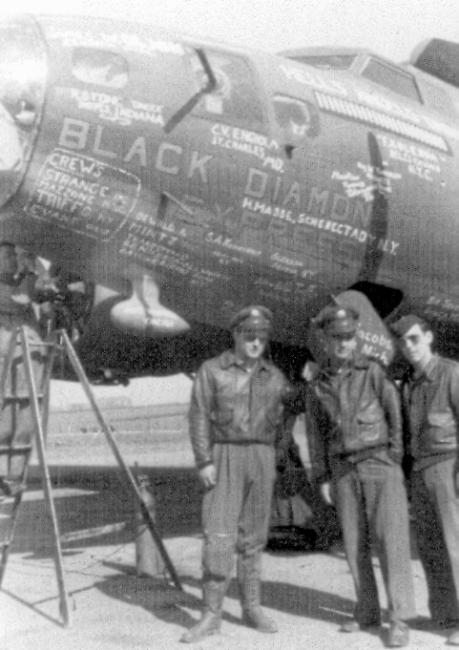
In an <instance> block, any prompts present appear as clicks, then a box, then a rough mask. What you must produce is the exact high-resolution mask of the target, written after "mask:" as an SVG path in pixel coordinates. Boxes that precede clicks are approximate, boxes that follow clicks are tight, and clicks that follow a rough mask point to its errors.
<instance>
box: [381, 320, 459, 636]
mask: <svg viewBox="0 0 459 650" xmlns="http://www.w3.org/2000/svg"><path fill="white" fill-rule="evenodd" d="M392 329H393V332H394V334H395V335H396V336H397V337H398V340H399V344H400V349H401V352H402V354H403V356H404V357H405V358H406V359H407V361H408V362H409V364H410V367H411V368H410V371H409V372H408V373H407V375H406V376H405V377H404V380H403V381H402V388H401V390H402V405H403V414H404V420H405V422H404V425H405V442H406V445H405V446H406V456H407V461H408V462H407V463H406V465H407V468H409V474H410V487H411V490H410V493H411V502H412V506H413V512H414V517H415V527H416V540H417V546H418V551H419V557H420V559H421V562H422V565H423V568H424V571H425V574H426V579H427V587H428V593H429V608H430V613H431V616H432V619H433V623H434V625H436V626H438V627H439V628H443V629H449V633H450V635H449V638H448V642H449V644H450V645H459V605H458V600H459V493H458V490H459V476H458V452H459V445H458V437H459V435H458V427H459V364H458V363H457V362H455V361H451V360H449V359H444V358H442V357H440V356H438V355H437V354H434V353H433V351H432V344H433V332H432V330H431V328H430V327H429V325H428V324H427V323H426V321H424V320H423V319H421V318H419V317H418V316H416V315H414V314H410V315H408V316H404V317H403V318H401V319H400V320H399V321H397V322H396V323H395V324H394V325H393V326H392Z"/></svg>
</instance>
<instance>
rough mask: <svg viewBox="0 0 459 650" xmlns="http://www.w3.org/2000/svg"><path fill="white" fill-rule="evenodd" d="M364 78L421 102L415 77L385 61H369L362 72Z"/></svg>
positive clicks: (372, 59)
mask: <svg viewBox="0 0 459 650" xmlns="http://www.w3.org/2000/svg"><path fill="white" fill-rule="evenodd" d="M360 74H361V76H362V77H365V78H366V79H370V81H374V82H375V83H377V84H379V85H380V86H385V87H386V88H389V89H390V90H393V91H394V92H396V93H399V95H404V97H408V98H409V99H414V100H415V101H417V102H419V103H420V102H421V98H420V95H419V91H418V88H417V86H416V82H415V80H414V77H413V76H412V75H411V74H410V73H409V72H405V71H404V70H400V68H394V67H392V66H391V65H389V64H388V63H385V62H384V61H379V60H377V59H374V58H370V59H368V61H367V63H366V64H365V66H364V68H363V69H362V70H361V72H360Z"/></svg>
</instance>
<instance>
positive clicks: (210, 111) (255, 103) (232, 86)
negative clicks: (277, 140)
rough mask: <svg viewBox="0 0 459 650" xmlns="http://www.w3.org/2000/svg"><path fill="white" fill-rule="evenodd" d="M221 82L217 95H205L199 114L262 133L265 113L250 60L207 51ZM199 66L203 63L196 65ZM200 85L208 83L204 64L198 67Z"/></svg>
mask: <svg viewBox="0 0 459 650" xmlns="http://www.w3.org/2000/svg"><path fill="white" fill-rule="evenodd" d="M205 53H206V56H207V58H208V60H209V64H210V67H211V68H212V72H213V74H214V75H215V79H216V82H217V85H216V88H215V90H214V91H213V92H211V93H208V94H206V95H204V96H203V98H202V99H201V101H200V102H199V104H198V106H197V107H196V108H195V110H194V112H195V114H199V115H202V116H203V117H208V118H210V119H216V118H217V119H219V118H225V119H226V120H228V121H229V122H234V123H237V124H242V125H244V126H246V127H248V128H251V129H254V130H258V129H260V128H261V127H262V125H263V111H262V107H261V102H260V97H259V95H258V91H257V88H256V84H255V80H254V77H253V74H252V71H251V69H250V68H249V65H248V63H247V61H246V60H245V59H243V58H241V57H239V56H234V55H233V54H227V53H226V52H215V51H212V50H206V51H205ZM196 63H197V64H199V62H196ZM195 74H196V76H197V80H198V84H199V85H201V86H202V85H203V84H205V83H207V82H208V80H207V79H204V78H203V74H204V71H203V69H202V65H200V64H199V65H196V70H195Z"/></svg>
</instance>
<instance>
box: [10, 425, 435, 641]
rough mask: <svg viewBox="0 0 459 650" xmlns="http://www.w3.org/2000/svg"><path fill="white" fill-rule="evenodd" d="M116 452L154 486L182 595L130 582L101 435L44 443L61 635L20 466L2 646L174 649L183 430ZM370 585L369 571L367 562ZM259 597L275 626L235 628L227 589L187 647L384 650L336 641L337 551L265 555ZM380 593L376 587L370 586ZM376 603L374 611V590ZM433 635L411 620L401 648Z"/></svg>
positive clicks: (43, 527) (184, 483)
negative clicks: (214, 623)
mask: <svg viewBox="0 0 459 650" xmlns="http://www.w3.org/2000/svg"><path fill="white" fill-rule="evenodd" d="M119 440H120V448H121V451H122V454H123V456H124V458H125V460H126V462H127V463H128V464H129V466H131V467H133V466H134V465H135V463H137V464H138V467H139V471H142V472H143V471H145V472H146V473H147V474H148V476H149V478H150V480H151V482H152V484H153V485H154V488H155V493H156V501H157V522H158V527H159V529H160V530H161V533H162V536H163V539H164V543H165V546H166V549H167V551H168V553H169V555H170V558H171V560H172V562H173V564H174V566H175V569H176V571H177V574H178V576H179V578H180V581H181V584H182V585H183V592H182V593H181V592H179V591H178V590H177V589H175V588H174V587H173V586H172V585H171V584H170V583H169V582H168V581H167V580H166V579H164V578H162V577H157V578H139V577H137V575H136V552H135V543H134V538H135V525H134V523H133V511H134V510H133V499H132V496H131V495H130V493H129V491H128V490H127V488H126V486H125V485H124V484H123V483H122V481H121V480H120V473H119V470H118V468H117V465H116V463H115V461H114V459H113V457H112V453H111V451H110V449H109V448H108V445H107V444H106V442H105V440H104V438H103V435H102V434H95V433H91V434H78V435H66V436H55V437H53V438H50V440H49V443H48V459H49V464H50V468H51V474H52V478H53V495H54V500H55V504H56V509H57V514H58V519H59V527H60V533H61V536H62V537H63V540H66V541H64V542H63V552H64V567H65V584H66V588H67V592H68V594H69V604H70V609H71V624H70V626H69V627H67V628H64V627H63V626H62V623H61V619H60V616H59V598H58V593H59V592H58V588H57V582H56V572H55V565H54V562H53V553H52V548H53V547H52V537H51V535H50V530H51V527H50V523H49V519H48V517H47V511H46V507H45V504H44V500H43V493H42V491H41V487H40V473H39V468H38V467H37V466H36V465H35V466H32V468H31V475H30V481H29V490H28V491H27V493H26V495H25V498H24V500H23V503H22V505H21V509H20V516H19V520H18V525H17V529H16V535H15V541H14V545H13V547H12V551H11V554H10V556H9V560H8V565H7V568H6V573H5V577H4V581H3V586H2V587H3V589H2V591H0V617H1V628H0V648H1V649H2V650H26V649H27V650H31V649H32V650H57V649H59V650H60V649H63V650H118V649H120V650H121V649H124V648H126V649H131V650H140V649H142V650H144V649H151V650H153V649H163V648H164V649H169V648H171V649H173V648H183V647H186V646H183V645H182V644H179V642H178V640H179V638H180V636H181V635H182V633H183V631H184V630H185V629H187V628H188V627H190V626H191V625H192V624H193V623H194V622H195V621H196V620H198V618H199V613H200V606H201V602H200V587H199V578H200V549H201V538H200V526H199V509H200V491H199V487H198V484H197V481H196V475H195V473H194V471H193V468H192V458H191V453H190V449H189V445H188V440H187V438H186V435H184V433H183V432H180V431H175V432H170V431H169V432H167V434H166V433H164V435H161V434H158V435H156V436H155V439H154V440H145V439H136V437H135V436H131V437H129V436H122V435H119ZM375 566H376V570H377V575H378V580H379V583H380V573H379V566H378V562H377V560H375ZM413 573H414V581H415V590H416V596H417V608H418V614H419V615H420V617H421V618H422V617H426V616H427V606H426V590H425V583H424V577H423V574H422V571H421V568H420V565H419V561H418V560H417V559H416V557H415V555H414V554H413ZM264 578H265V580H264V592H263V601H264V605H265V607H266V609H267V611H268V612H269V614H270V615H271V616H272V617H273V618H275V620H276V621H277V623H278V626H279V633H278V634H276V635H261V634H259V633H257V632H255V631H253V630H249V629H247V628H246V627H244V626H242V625H241V623H240V608H239V603H238V599H237V589H236V584H235V581H234V580H233V582H232V583H231V585H230V589H229V592H228V597H227V598H226V601H225V616H224V620H223V626H222V633H221V634H220V635H218V636H215V637H211V638H209V639H207V640H205V641H203V642H201V643H199V644H197V645H196V646H194V647H195V648H200V649H202V650H204V649H206V648H219V649H221V650H232V649H233V648H234V649H235V650H236V648H238V649H239V648H241V649H243V650H245V649H249V648H250V649H251V648H254V649H259V650H277V649H279V650H281V649H282V650H286V649H292V650H296V649H298V650H299V649H306V648H313V649H317V650H334V649H338V648H346V649H349V650H352V649H356V650H357V649H358V650H366V649H368V650H370V649H373V648H382V647H384V642H385V632H386V630H385V628H383V630H382V633H380V634H378V633H376V632H375V633H373V634H372V633H361V632H359V633H356V634H352V635H345V634H343V633H340V632H339V625H340V623H341V622H343V621H344V620H345V619H346V618H347V617H349V616H350V615H351V612H352V609H353V605H354V593H353V588H352V584H351V578H350V575H349V572H348V569H347V564H346V561H345V558H344V556H343V553H342V550H341V548H340V547H339V545H338V546H336V547H334V548H333V549H332V550H331V551H330V552H328V553H321V552H317V551H310V550H307V549H305V550H300V551H298V550H297V551H295V552H291V551H287V550H283V551H282V552H280V551H276V552H266V553H265V555H264ZM380 587H381V584H380ZM381 600H382V605H383V607H384V605H385V596H384V591H383V589H382V587H381ZM444 644H445V636H444V635H442V634H440V633H438V632H432V631H427V630H426V629H425V625H424V624H423V621H422V620H421V621H420V623H419V624H418V625H417V628H416V629H413V630H412V631H411V644H410V647H411V648H414V649H417V648H419V649H421V648H425V649H432V648H433V649H435V648H442V647H444Z"/></svg>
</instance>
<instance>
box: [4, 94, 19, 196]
mask: <svg viewBox="0 0 459 650" xmlns="http://www.w3.org/2000/svg"><path fill="white" fill-rule="evenodd" d="M22 161H23V154H22V147H21V141H20V137H19V130H18V127H17V126H16V123H15V121H14V120H13V118H12V117H11V115H10V114H9V112H8V111H7V110H6V109H5V108H4V107H3V106H2V105H1V104H0V206H1V205H4V203H6V201H7V200H8V199H9V198H10V196H11V195H12V193H13V192H14V190H15V187H16V185H17V179H18V176H20V173H21V169H22Z"/></svg>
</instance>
